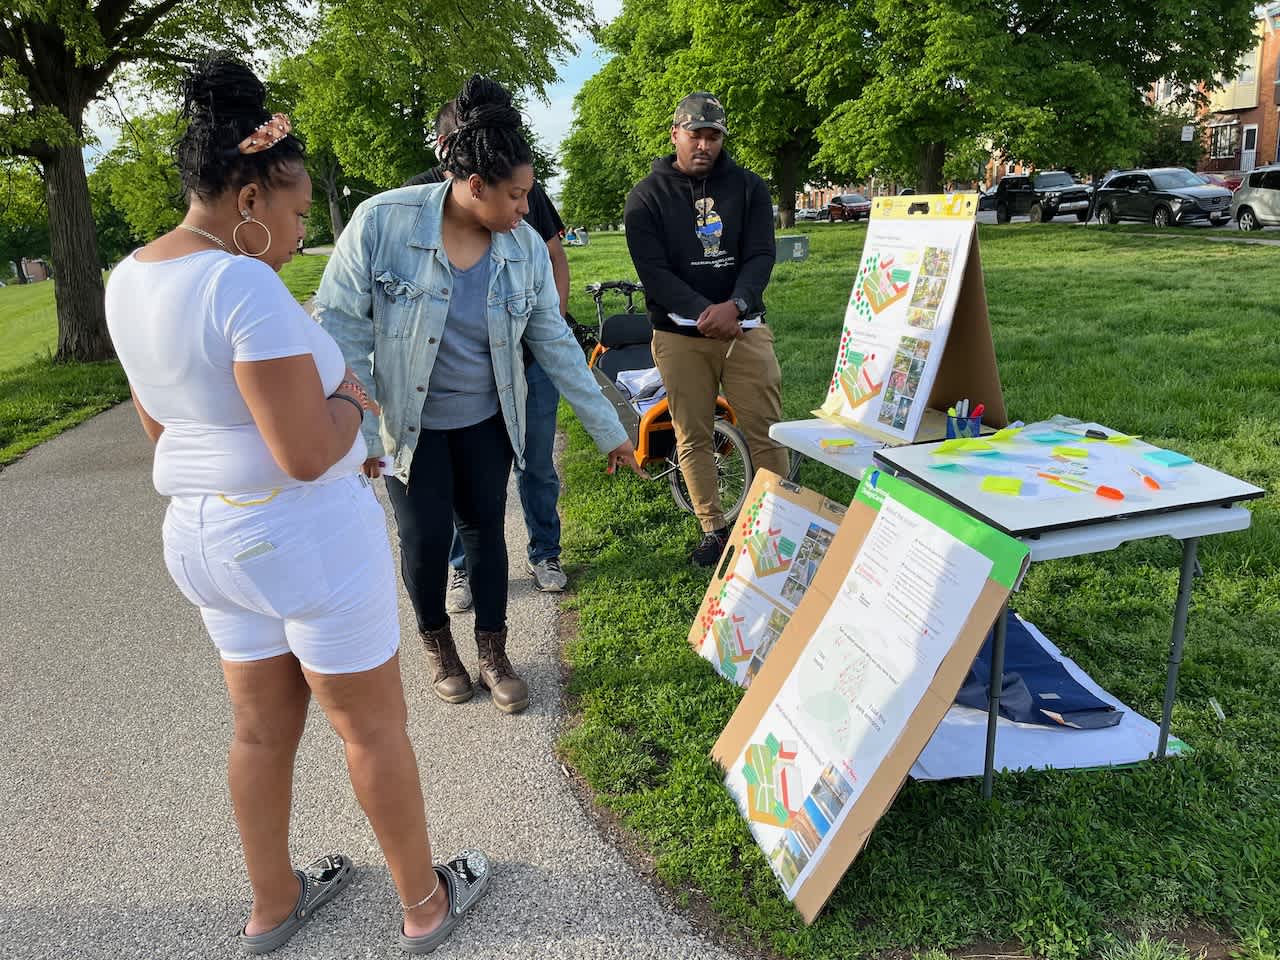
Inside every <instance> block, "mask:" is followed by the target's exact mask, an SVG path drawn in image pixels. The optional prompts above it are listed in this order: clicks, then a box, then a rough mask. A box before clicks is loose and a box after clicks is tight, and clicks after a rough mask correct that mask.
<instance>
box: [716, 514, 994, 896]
mask: <svg viewBox="0 0 1280 960" xmlns="http://www.w3.org/2000/svg"><path fill="white" fill-rule="evenodd" d="M991 569H992V560H991V559H990V558H989V557H987V556H986V555H984V554H983V553H982V552H980V551H979V550H977V549H975V548H974V547H973V546H971V545H969V544H968V543H966V542H964V541H962V540H961V539H959V538H957V537H956V536H955V535H953V534H952V533H950V532H948V531H947V530H946V529H943V528H942V527H940V526H938V525H936V524H934V523H931V522H930V521H929V520H927V519H926V518H924V517H922V516H920V515H919V514H917V513H915V512H914V511H912V510H911V509H910V508H908V507H906V506H904V505H902V504H901V503H899V502H897V501H895V500H892V499H886V500H885V501H884V503H883V505H882V506H881V507H880V510H879V513H878V515H877V516H876V519H875V521H874V522H873V523H872V525H871V528H870V530H869V532H868V533H867V535H866V537H865V539H864V540H863V541H862V544H861V547H860V548H859V550H858V552H857V554H856V555H855V556H854V558H853V562H852V564H851V565H850V568H849V571H848V574H847V576H846V577H845V579H844V582H843V584H842V585H841V587H840V589H839V591H838V593H837V595H836V597H835V599H834V601H833V602H832V603H831V605H830V607H829V608H828V610H827V611H826V614H825V616H824V617H823V618H822V620H821V621H820V622H819V624H818V626H817V629H816V630H815V631H814V632H813V634H812V636H811V637H810V638H809V640H808V642H807V643H806V644H805V646H804V648H803V651H802V652H801V653H800V656H799V659H798V660H797V661H796V665H795V667H794V668H793V669H792V671H791V673H790V674H789V676H788V677H787V679H786V681H785V682H784V683H783V685H782V687H781V689H780V691H779V693H778V695H777V696H776V697H775V698H774V700H773V702H772V704H771V705H770V706H769V708H768V709H767V710H766V711H765V713H764V716H763V717H762V719H761V721H760V723H759V725H758V727H757V728H756V732H755V734H753V735H751V736H750V737H749V741H748V745H747V747H746V748H745V749H744V750H743V751H742V754H741V756H740V757H739V759H738V761H737V762H736V763H734V764H733V765H732V766H731V767H730V769H729V770H728V771H727V774H726V778H725V785H726V787H727V788H728V789H729V791H730V793H731V794H732V795H733V797H734V799H735V801H736V802H737V804H738V807H739V809H740V810H741V811H742V813H743V815H744V816H745V817H746V818H747V820H748V823H749V825H750V829H751V832H752V834H753V835H754V836H755V838H756V840H757V842H758V843H759V844H760V846H761V848H762V849H763V850H764V852H765V854H766V855H767V856H768V858H769V862H770V863H771V864H772V865H773V869H774V872H775V873H776V875H777V877H778V880H779V882H780V883H781V885H782V887H783V889H784V890H785V891H786V893H787V896H788V897H791V898H793V899H794V897H795V893H796V890H797V889H798V888H799V886H801V885H802V884H803V883H804V880H805V878H806V876H807V875H808V872H809V871H810V870H811V868H812V863H813V862H814V861H815V860H816V859H818V858H820V857H821V856H822V853H823V851H824V847H825V844H826V843H827V842H828V838H829V837H830V835H831V834H832V833H833V832H834V831H835V830H836V829H838V827H839V825H840V823H841V822H842V818H843V816H844V814H845V812H846V811H847V810H848V809H849V807H850V805H851V803H853V802H856V800H857V798H858V796H859V795H860V793H861V791H862V789H863V788H864V786H865V784H866V782H867V781H868V780H869V779H870V777H871V775H872V773H874V771H875V770H876V769H877V767H878V766H879V765H880V763H881V762H882V761H883V760H884V758H885V757H886V756H887V755H888V753H889V751H890V750H891V749H892V748H893V747H894V745H895V744H896V743H897V742H898V739H899V737H900V735H901V734H902V731H903V729H904V728H905V726H906V724H907V721H908V720H909V718H910V716H911V713H912V711H913V710H914V709H915V707H916V705H917V704H918V703H919V701H920V699H921V698H922V697H923V695H924V693H925V691H926V690H927V689H928V688H929V685H930V684H931V683H932V682H933V679H934V676H935V674H936V673H937V670H938V668H939V666H940V665H941V663H942V660H943V658H944V657H945V656H946V655H947V653H948V652H949V651H950V650H951V648H952V645H953V644H954V643H955V641H956V639H957V637H958V636H959V635H960V633H961V630H962V629H963V628H964V626H965V623H966V620H967V618H968V615H969V612H970V610H971V609H972V607H973V603H974V600H975V598H976V597H977V595H978V593H979V592H980V591H981V589H982V587H983V585H984V584H985V583H986V580H987V577H988V574H989V573H990V572H991Z"/></svg>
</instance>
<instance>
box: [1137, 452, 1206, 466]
mask: <svg viewBox="0 0 1280 960" xmlns="http://www.w3.org/2000/svg"><path fill="white" fill-rule="evenodd" d="M1142 456H1143V458H1144V459H1146V460H1150V461H1151V462H1152V463H1158V464H1160V466H1162V467H1185V466H1186V465H1187V464H1188V463H1195V461H1194V460H1192V459H1191V458H1190V457H1188V456H1187V455H1186V454H1185V453H1178V451H1176V450H1148V451H1147V452H1146V453H1144V454H1143V455H1142Z"/></svg>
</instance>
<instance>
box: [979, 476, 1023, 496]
mask: <svg viewBox="0 0 1280 960" xmlns="http://www.w3.org/2000/svg"><path fill="white" fill-rule="evenodd" d="M982 491H983V492H984V493H999V494H1003V495H1004V496H1006V497H1016V496H1018V494H1020V493H1022V480H1021V478H1019V477H983V478H982Z"/></svg>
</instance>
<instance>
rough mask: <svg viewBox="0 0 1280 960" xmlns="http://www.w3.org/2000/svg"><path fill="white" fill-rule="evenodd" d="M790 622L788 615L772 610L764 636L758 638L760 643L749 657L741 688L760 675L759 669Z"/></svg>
mask: <svg viewBox="0 0 1280 960" xmlns="http://www.w3.org/2000/svg"><path fill="white" fill-rule="evenodd" d="M790 621H791V617H790V615H788V614H787V613H786V611H783V610H774V611H773V613H772V614H770V615H769V622H768V624H767V625H766V626H765V631H764V634H763V635H762V636H761V637H760V642H759V643H757V644H756V648H755V652H753V653H752V655H751V662H750V663H748V664H747V673H746V676H745V677H744V678H743V684H742V685H743V686H744V687H749V686H751V681H752V680H754V679H755V678H756V675H757V674H759V673H760V668H761V667H763V666H764V662H765V660H766V659H768V657H769V653H770V651H771V650H773V647H774V645H775V644H776V643H777V642H778V639H779V638H780V637H781V636H782V631H784V630H785V629H786V628H787V624H788V623H789V622H790Z"/></svg>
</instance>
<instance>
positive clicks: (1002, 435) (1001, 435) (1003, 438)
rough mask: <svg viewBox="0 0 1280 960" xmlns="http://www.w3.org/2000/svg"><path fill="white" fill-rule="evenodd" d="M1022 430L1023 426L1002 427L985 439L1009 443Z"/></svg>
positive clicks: (992, 441)
mask: <svg viewBox="0 0 1280 960" xmlns="http://www.w3.org/2000/svg"><path fill="white" fill-rule="evenodd" d="M1021 432H1022V428H1021V427H1002V428H1001V429H999V430H997V431H996V432H995V433H993V434H992V435H991V436H989V437H986V438H985V439H986V440H988V441H990V442H991V443H1008V442H1009V441H1010V440H1012V439H1013V438H1014V437H1016V436H1017V435H1018V434H1020V433H1021Z"/></svg>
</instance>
